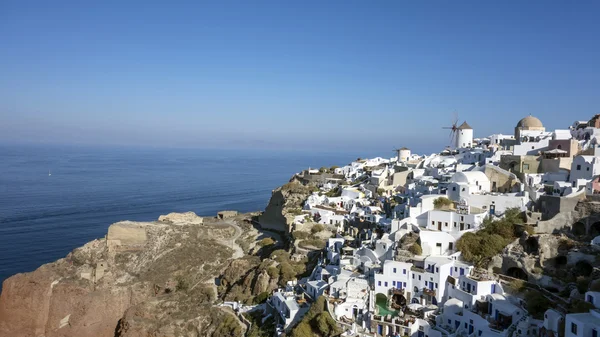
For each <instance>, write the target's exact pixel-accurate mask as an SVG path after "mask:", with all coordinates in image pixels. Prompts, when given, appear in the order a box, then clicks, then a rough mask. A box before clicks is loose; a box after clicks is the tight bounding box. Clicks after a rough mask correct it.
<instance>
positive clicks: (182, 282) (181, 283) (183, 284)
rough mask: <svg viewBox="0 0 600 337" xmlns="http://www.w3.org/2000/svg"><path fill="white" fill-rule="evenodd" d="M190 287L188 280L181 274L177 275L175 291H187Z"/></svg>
mask: <svg viewBox="0 0 600 337" xmlns="http://www.w3.org/2000/svg"><path fill="white" fill-rule="evenodd" d="M189 287H190V285H189V283H188V281H187V280H186V279H185V278H183V276H177V285H176V286H175V290H177V291H187V290H188V288H189Z"/></svg>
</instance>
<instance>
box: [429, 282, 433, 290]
mask: <svg viewBox="0 0 600 337" xmlns="http://www.w3.org/2000/svg"><path fill="white" fill-rule="evenodd" d="M429 290H433V282H429Z"/></svg>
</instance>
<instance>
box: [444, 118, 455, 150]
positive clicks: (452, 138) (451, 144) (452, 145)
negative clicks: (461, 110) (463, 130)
mask: <svg viewBox="0 0 600 337" xmlns="http://www.w3.org/2000/svg"><path fill="white" fill-rule="evenodd" d="M457 124H458V115H457V114H456V112H455V113H454V119H453V121H452V126H444V127H442V129H449V130H450V147H454V143H455V140H456V133H457V132H458V125H457Z"/></svg>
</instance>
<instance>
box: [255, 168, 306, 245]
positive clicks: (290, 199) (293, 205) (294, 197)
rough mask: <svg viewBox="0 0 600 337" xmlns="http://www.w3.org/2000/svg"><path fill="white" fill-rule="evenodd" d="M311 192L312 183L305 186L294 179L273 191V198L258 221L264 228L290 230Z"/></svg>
mask: <svg viewBox="0 0 600 337" xmlns="http://www.w3.org/2000/svg"><path fill="white" fill-rule="evenodd" d="M311 193H312V188H311V185H306V186H305V185H303V184H301V183H300V182H298V181H297V180H295V179H292V180H291V181H290V182H289V183H287V184H285V185H283V186H281V187H279V188H277V189H275V190H274V191H273V194H272V195H271V200H269V204H268V205H267V207H266V208H265V211H264V212H263V214H262V215H261V216H260V217H259V220H258V221H259V222H260V224H261V226H262V227H263V228H266V229H272V230H276V231H279V232H286V233H287V232H290V231H291V225H292V222H293V219H294V215H297V214H299V213H300V210H301V209H302V206H303V203H304V201H305V200H306V199H307V198H308V196H309V195H310V194H311Z"/></svg>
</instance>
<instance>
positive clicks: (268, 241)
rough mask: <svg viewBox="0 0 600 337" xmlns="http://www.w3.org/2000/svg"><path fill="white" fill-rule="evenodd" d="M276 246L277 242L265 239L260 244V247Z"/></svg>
mask: <svg viewBox="0 0 600 337" xmlns="http://www.w3.org/2000/svg"><path fill="white" fill-rule="evenodd" d="M272 244H275V241H274V240H273V239H272V238H264V239H262V240H260V241H259V242H258V245H259V246H261V247H265V246H270V245H272Z"/></svg>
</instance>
